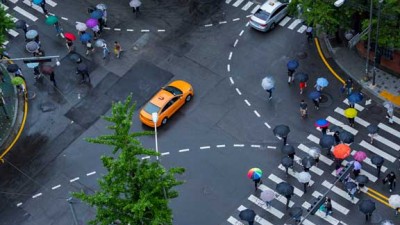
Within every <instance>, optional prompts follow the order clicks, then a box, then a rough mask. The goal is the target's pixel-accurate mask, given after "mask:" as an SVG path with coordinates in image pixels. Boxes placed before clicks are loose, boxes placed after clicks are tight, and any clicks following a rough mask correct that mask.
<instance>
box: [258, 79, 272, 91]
mask: <svg viewBox="0 0 400 225" xmlns="http://www.w3.org/2000/svg"><path fill="white" fill-rule="evenodd" d="M261 87H262V88H264V90H270V89H272V88H274V87H275V80H274V78H272V77H264V79H262V81H261Z"/></svg>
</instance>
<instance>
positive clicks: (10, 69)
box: [7, 64, 19, 73]
mask: <svg viewBox="0 0 400 225" xmlns="http://www.w3.org/2000/svg"><path fill="white" fill-rule="evenodd" d="M18 69H19V67H18V65H17V64H8V65H7V71H8V72H10V73H15V72H17V71H18Z"/></svg>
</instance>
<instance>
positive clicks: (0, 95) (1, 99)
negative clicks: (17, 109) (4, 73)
mask: <svg viewBox="0 0 400 225" xmlns="http://www.w3.org/2000/svg"><path fill="white" fill-rule="evenodd" d="M0 106H1V108H3V112H4V115H6V118H7V119H8V120H10V116H9V115H8V113H7V109H6V100H5V99H4V94H3V90H2V89H1V88H0Z"/></svg>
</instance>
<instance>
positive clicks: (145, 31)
mask: <svg viewBox="0 0 400 225" xmlns="http://www.w3.org/2000/svg"><path fill="white" fill-rule="evenodd" d="M140 32H142V33H147V32H150V30H140Z"/></svg>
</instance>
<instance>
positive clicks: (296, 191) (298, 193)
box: [268, 173, 304, 197]
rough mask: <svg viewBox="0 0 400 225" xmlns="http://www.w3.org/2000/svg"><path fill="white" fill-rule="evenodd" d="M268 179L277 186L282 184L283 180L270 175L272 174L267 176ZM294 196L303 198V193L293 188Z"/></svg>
mask: <svg viewBox="0 0 400 225" xmlns="http://www.w3.org/2000/svg"><path fill="white" fill-rule="evenodd" d="M268 179H270V180H272V181H273V182H275V183H276V184H279V183H281V182H284V180H282V179H281V178H279V177H277V176H275V175H274V174H272V173H271V174H270V175H269V176H268ZM293 187H294V186H293ZM294 194H295V195H297V196H299V197H301V196H303V194H304V192H303V191H302V190H300V189H298V188H297V187H294Z"/></svg>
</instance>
